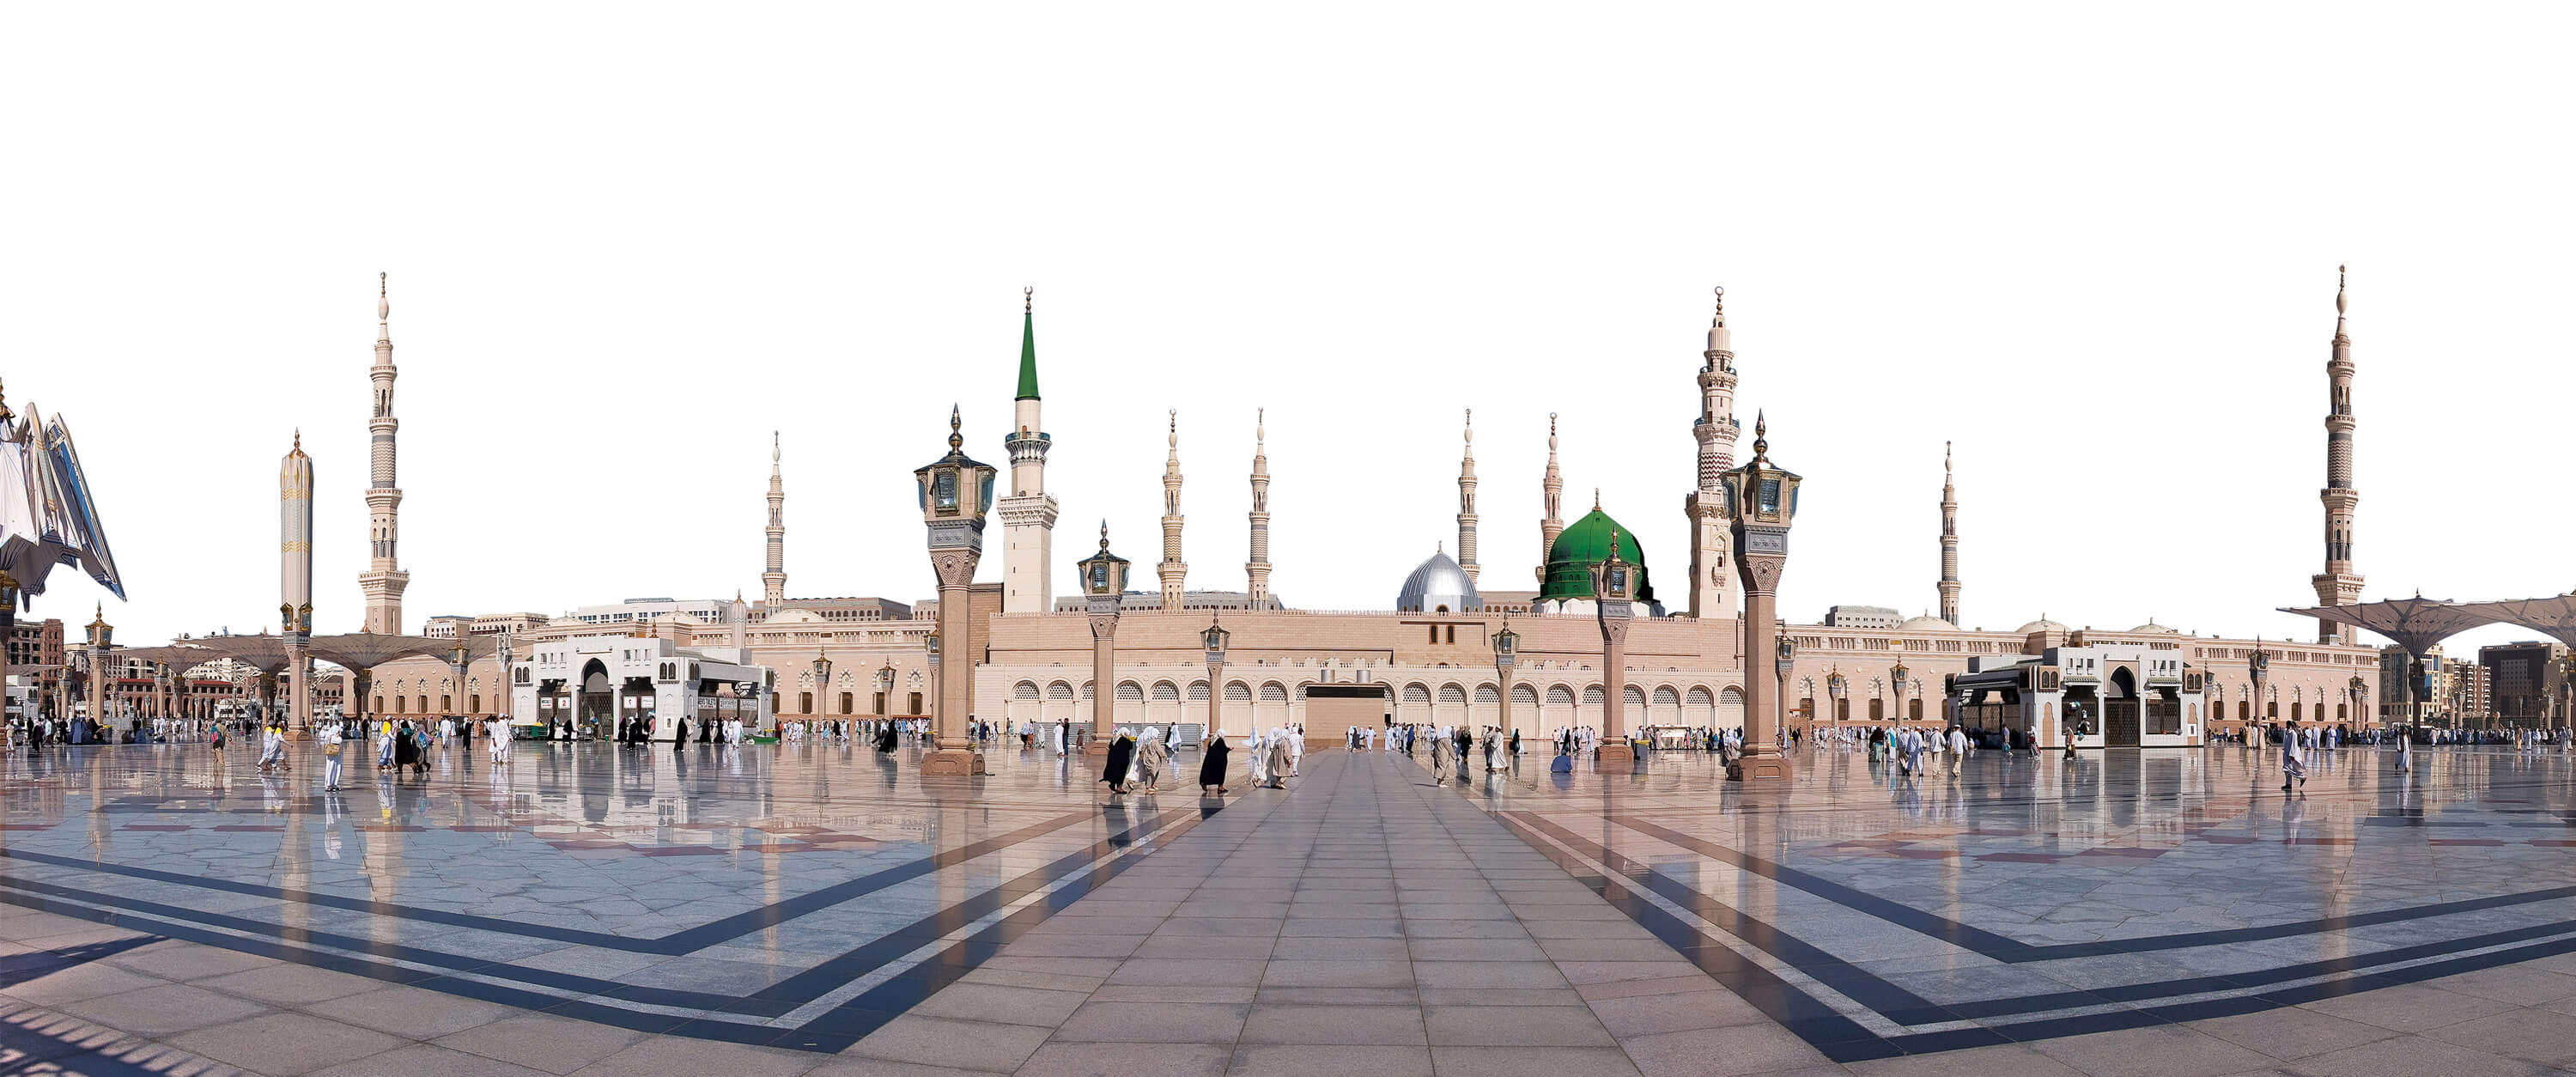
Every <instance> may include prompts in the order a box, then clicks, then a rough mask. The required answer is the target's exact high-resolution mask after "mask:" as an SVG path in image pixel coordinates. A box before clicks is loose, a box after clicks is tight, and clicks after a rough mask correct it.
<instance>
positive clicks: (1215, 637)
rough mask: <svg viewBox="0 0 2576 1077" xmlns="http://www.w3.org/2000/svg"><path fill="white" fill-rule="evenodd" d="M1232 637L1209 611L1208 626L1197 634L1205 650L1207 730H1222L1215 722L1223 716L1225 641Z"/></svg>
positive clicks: (1214, 612) (1211, 611)
mask: <svg viewBox="0 0 2576 1077" xmlns="http://www.w3.org/2000/svg"><path fill="white" fill-rule="evenodd" d="M1233 637H1234V633H1232V632H1228V631H1226V630H1225V626H1224V625H1222V624H1218V623H1217V611H1215V610H1209V611H1208V626H1207V627H1206V628H1205V629H1203V630H1201V631H1200V632H1199V642H1200V643H1202V644H1204V645H1205V646H1206V649H1207V671H1208V728H1209V729H1221V728H1223V727H1221V726H1219V725H1218V724H1217V722H1218V721H1219V720H1220V719H1222V718H1223V717H1224V716H1225V712H1224V711H1223V710H1222V709H1221V708H1223V707H1224V706H1225V681H1224V680H1223V678H1224V676H1225V641H1226V640H1228V639H1231V638H1233ZM1255 724H1256V725H1257V724H1259V723H1258V722H1256V723H1255ZM1255 732H1259V731H1258V730H1255Z"/></svg>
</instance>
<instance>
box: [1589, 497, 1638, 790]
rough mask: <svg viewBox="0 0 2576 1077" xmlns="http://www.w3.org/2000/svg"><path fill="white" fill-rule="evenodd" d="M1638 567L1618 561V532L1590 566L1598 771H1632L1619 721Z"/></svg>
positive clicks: (1631, 753) (1633, 756) (1633, 757)
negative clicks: (1595, 621) (1597, 677)
mask: <svg viewBox="0 0 2576 1077" xmlns="http://www.w3.org/2000/svg"><path fill="white" fill-rule="evenodd" d="M1636 598H1637V566H1635V565H1632V564H1629V563H1628V561H1627V559H1625V558H1623V557H1621V556H1619V532H1618V530H1617V529H1615V528H1614V529H1612V530H1611V532H1610V556H1609V557H1608V558H1606V559H1604V560H1602V561H1601V562H1600V563H1599V564H1596V565H1594V566H1592V599H1593V606H1594V608H1595V609H1596V610H1597V611H1598V615H1599V619H1600V622H1601V747H1600V749H1599V751H1598V760H1597V764H1596V765H1597V766H1599V767H1600V768H1601V769H1603V770H1607V769H1609V768H1611V767H1614V766H1617V767H1633V766H1635V765H1636V762H1637V752H1636V749H1634V748H1631V747H1629V745H1628V737H1627V733H1626V730H1625V729H1624V728H1623V723H1622V721H1621V719H1623V718H1626V717H1627V710H1628V670H1627V661H1628V624H1629V622H1631V621H1633V620H1635V619H1636V616H1637V605H1636Z"/></svg>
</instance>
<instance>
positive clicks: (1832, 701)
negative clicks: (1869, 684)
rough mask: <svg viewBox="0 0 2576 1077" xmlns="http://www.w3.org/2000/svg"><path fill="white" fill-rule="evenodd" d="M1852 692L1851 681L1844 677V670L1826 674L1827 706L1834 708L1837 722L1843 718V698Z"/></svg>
mask: <svg viewBox="0 0 2576 1077" xmlns="http://www.w3.org/2000/svg"><path fill="white" fill-rule="evenodd" d="M1850 694H1851V682H1850V681H1848V680H1845V679H1844V678H1843V671H1842V670H1839V669H1837V670H1834V671H1832V672H1830V673H1827V674H1825V706H1827V707H1830V708H1832V709H1833V712H1834V721H1835V722H1837V723H1839V722H1841V721H1842V720H1843V700H1844V698H1846V697H1848V696H1849V695H1850Z"/></svg>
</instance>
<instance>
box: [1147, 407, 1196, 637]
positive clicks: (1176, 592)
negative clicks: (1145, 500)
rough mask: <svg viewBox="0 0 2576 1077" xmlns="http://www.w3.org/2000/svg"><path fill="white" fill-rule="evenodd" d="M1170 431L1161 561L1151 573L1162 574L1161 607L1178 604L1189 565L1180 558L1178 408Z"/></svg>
mask: <svg viewBox="0 0 2576 1077" xmlns="http://www.w3.org/2000/svg"><path fill="white" fill-rule="evenodd" d="M1171 421H1172V427H1171V433H1170V436H1169V437H1168V438H1166V439H1165V440H1166V441H1168V442H1169V443H1170V444H1171V447H1172V453H1171V455H1170V456H1168V457H1165V458H1164V460H1163V563H1162V564H1159V565H1156V566H1154V574H1155V575H1157V576H1160V577H1162V578H1163V608H1164V609H1167V610H1176V609H1179V608H1181V580H1182V578H1183V577H1186V576H1188V575H1189V574H1190V566H1189V565H1188V564H1187V563H1185V562H1183V561H1182V560H1181V409H1179V408H1173V409H1172V412H1171Z"/></svg>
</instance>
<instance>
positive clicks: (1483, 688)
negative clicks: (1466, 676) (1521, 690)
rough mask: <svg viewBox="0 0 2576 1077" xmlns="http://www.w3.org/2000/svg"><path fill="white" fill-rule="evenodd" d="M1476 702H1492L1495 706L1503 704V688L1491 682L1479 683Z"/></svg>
mask: <svg viewBox="0 0 2576 1077" xmlns="http://www.w3.org/2000/svg"><path fill="white" fill-rule="evenodd" d="M1476 702H1477V704H1478V705H1484V704H1492V705H1495V706H1501V705H1502V702H1503V692H1502V689H1500V688H1497V687H1495V686H1493V685H1490V684H1480V685H1477V686H1476Z"/></svg>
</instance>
